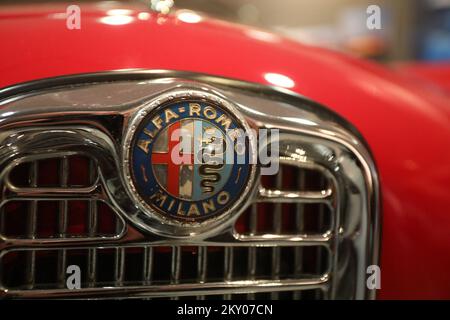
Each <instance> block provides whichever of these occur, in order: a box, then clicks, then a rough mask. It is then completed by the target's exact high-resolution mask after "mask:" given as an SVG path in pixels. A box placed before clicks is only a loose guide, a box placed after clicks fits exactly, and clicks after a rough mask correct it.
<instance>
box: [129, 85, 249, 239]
mask: <svg viewBox="0 0 450 320" xmlns="http://www.w3.org/2000/svg"><path fill="white" fill-rule="evenodd" d="M129 128H130V129H129V130H128V132H127V135H126V139H125V147H124V157H125V158H124V169H125V177H126V180H127V185H128V187H129V192H130V194H131V196H132V198H133V199H134V200H135V202H136V203H137V204H138V206H139V207H140V209H141V210H142V211H143V212H144V213H145V214H146V215H147V216H149V217H152V218H154V219H156V220H157V221H159V222H160V223H161V225H167V224H168V225H171V226H174V227H176V228H175V229H173V228H172V232H173V233H175V234H179V233H180V229H181V230H184V231H189V232H188V233H189V234H192V232H193V231H194V233H195V231H196V228H198V227H203V230H204V231H207V230H208V228H205V226H206V227H207V226H208V225H209V224H211V223H213V224H214V223H216V224H217V222H218V221H222V224H224V223H225V224H226V222H225V220H226V219H228V220H227V221H230V219H231V217H232V216H233V214H234V213H236V212H237V211H238V209H239V207H242V206H241V205H242V203H243V202H244V200H245V199H246V197H245V195H246V194H247V193H248V192H249V191H250V189H251V186H252V181H253V178H254V175H255V166H254V165H253V164H251V162H252V161H251V159H252V158H251V157H252V150H253V143H252V139H251V137H252V136H251V131H250V130H249V127H248V125H247V123H246V122H245V121H244V120H243V118H242V117H240V116H239V114H238V112H237V110H236V109H235V107H234V106H233V105H232V104H231V103H229V102H227V101H225V100H224V99H222V98H220V97H219V96H216V95H213V94H211V93H209V92H204V91H198V90H177V91H173V92H171V93H168V94H165V95H164V96H162V97H159V98H158V99H157V100H156V101H154V102H153V103H151V104H150V105H148V106H147V107H146V108H144V109H142V110H140V111H139V112H138V113H137V115H136V117H134V119H132V120H131V123H130V126H129ZM141 226H142V223H141ZM155 229H156V231H157V232H158V231H161V226H160V227H159V228H158V226H155V225H153V231H155ZM184 233H186V232H184ZM184 233H183V232H181V234H184Z"/></svg>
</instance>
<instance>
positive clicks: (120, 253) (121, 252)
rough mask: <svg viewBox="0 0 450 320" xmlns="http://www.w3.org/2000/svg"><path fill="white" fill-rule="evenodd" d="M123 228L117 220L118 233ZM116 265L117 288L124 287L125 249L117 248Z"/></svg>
mask: <svg viewBox="0 0 450 320" xmlns="http://www.w3.org/2000/svg"><path fill="white" fill-rule="evenodd" d="M121 228H122V225H121V223H120V220H119V219H117V220H116V232H117V233H119V232H120V230H121ZM115 258H116V259H115V264H114V279H115V282H116V286H123V278H124V275H125V248H124V247H121V248H116V255H115Z"/></svg>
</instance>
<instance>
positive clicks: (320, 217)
mask: <svg viewBox="0 0 450 320" xmlns="http://www.w3.org/2000/svg"><path fill="white" fill-rule="evenodd" d="M325 183H326V180H325V177H324V176H323V175H320V186H323V185H325ZM324 189H327V188H324ZM324 222H325V209H324V205H319V212H318V223H317V225H318V230H320V231H322V229H323V224H324ZM316 250H317V261H316V273H317V274H320V271H321V269H322V262H323V261H322V260H323V259H322V254H321V253H322V251H321V250H320V247H317V249H316ZM316 299H320V291H319V290H317V291H316Z"/></svg>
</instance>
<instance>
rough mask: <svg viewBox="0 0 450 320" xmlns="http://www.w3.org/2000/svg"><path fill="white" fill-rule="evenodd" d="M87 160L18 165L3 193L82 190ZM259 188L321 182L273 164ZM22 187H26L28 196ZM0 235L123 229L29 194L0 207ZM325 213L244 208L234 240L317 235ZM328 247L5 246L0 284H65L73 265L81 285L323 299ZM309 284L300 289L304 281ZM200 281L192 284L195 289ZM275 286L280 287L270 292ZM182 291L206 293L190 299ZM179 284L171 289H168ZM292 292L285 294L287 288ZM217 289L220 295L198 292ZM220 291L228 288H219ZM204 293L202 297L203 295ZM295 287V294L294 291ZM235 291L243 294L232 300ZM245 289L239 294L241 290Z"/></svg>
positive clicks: (306, 207) (88, 179)
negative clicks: (252, 286)
mask: <svg viewBox="0 0 450 320" xmlns="http://www.w3.org/2000/svg"><path fill="white" fill-rule="evenodd" d="M96 173H97V170H96V167H95V161H94V160H92V159H88V158H86V157H81V156H71V157H63V158H53V159H45V160H40V161H32V162H24V163H21V164H20V165H18V166H17V167H15V168H14V169H13V170H11V172H10V177H11V178H10V179H9V180H8V181H7V183H6V185H7V188H8V187H9V188H11V189H12V190H15V191H18V192H20V193H22V192H23V190H25V189H30V188H33V190H32V191H31V192H30V193H37V192H40V193H46V191H48V189H50V188H65V189H67V190H70V189H74V190H77V188H90V187H92V186H94V184H95V181H96V180H97V175H96ZM261 180H262V181H261V188H265V189H269V188H271V189H275V188H276V189H277V190H281V191H296V190H298V191H302V192H307V191H311V192H322V191H323V192H325V191H324V190H329V188H330V185H329V182H326V179H325V177H324V176H323V175H321V174H320V172H318V171H313V170H306V169H298V168H296V167H292V166H288V165H282V166H281V167H280V170H279V172H278V173H277V175H276V176H263V178H262V179H261ZM29 191H30V190H29ZM0 214H1V220H0V221H1V225H0V230H1V234H2V236H4V237H5V238H7V239H11V240H16V241H19V240H20V241H23V243H26V241H31V240H33V241H38V240H39V239H55V240H56V239H59V240H65V239H66V240H70V239H76V238H81V239H82V238H87V237H89V238H90V239H91V240H95V239H97V240H98V241H102V240H103V239H106V238H108V237H109V238H114V237H117V236H119V235H121V234H122V233H123V232H124V225H125V224H124V223H123V221H122V220H121V219H119V218H118V216H117V214H116V213H114V210H113V209H112V208H111V207H109V206H108V205H107V204H105V203H103V202H101V201H99V200H95V199H92V200H77V199H73V198H70V197H67V198H62V199H58V200H55V199H46V198H45V196H42V195H38V196H36V197H32V199H31V198H29V199H21V200H11V201H8V202H6V203H5V204H4V205H3V206H2V207H1V208H0ZM331 214H332V210H330V207H328V206H327V205H325V204H323V203H320V202H317V203H314V202H312V203H307V204H291V203H283V204H282V203H274V202H266V201H261V202H259V203H255V204H253V205H252V206H250V207H249V208H248V209H247V210H246V211H245V212H244V213H243V215H242V216H241V217H240V218H239V219H238V220H237V221H236V224H235V231H236V234H237V235H238V236H241V237H253V236H257V237H264V236H268V235H270V236H272V237H273V236H294V235H296V234H303V233H305V232H306V233H310V234H326V233H328V232H331V231H330V227H331V220H332V219H331ZM329 259H330V251H329V250H327V248H326V247H325V246H321V245H315V246H282V247H280V246H276V245H275V244H271V243H267V244H266V245H265V246H264V247H253V246H250V247H248V246H239V247H235V246H233V244H232V243H230V244H229V245H227V244H224V245H223V246H115V247H114V248H102V247H101V246H100V245H95V246H90V247H88V248H83V249H79V248H54V249H48V248H41V249H39V250H33V249H31V250H30V249H25V248H20V246H19V247H18V248H15V249H13V250H11V251H9V252H8V253H6V254H4V255H2V257H1V260H0V261H1V264H0V265H1V270H2V272H1V276H2V277H1V282H0V283H1V287H2V288H5V289H7V290H12V291H15V292H17V293H18V294H19V295H21V294H24V291H25V290H27V292H30V293H31V292H33V291H39V290H40V291H45V290H46V289H50V288H53V289H55V288H56V289H58V288H65V287H66V269H67V266H69V265H76V266H79V267H80V270H84V271H85V272H82V273H81V287H82V288H96V287H98V288H102V287H108V286H114V287H115V288H127V287H135V288H136V287H139V286H146V287H151V288H152V291H153V292H154V295H155V296H158V295H159V294H161V292H164V291H167V293H166V294H167V295H172V294H175V295H176V296H177V297H179V296H186V297H188V298H197V299H205V298H214V299H217V298H224V299H230V298H232V299H236V298H247V299H255V298H257V299H263V298H270V299H278V298H280V297H281V298H291V299H300V298H323V297H326V293H327V292H326V291H327V286H326V278H327V276H326V273H327V272H328V270H329V265H330V260H329ZM246 280H254V281H257V282H258V283H260V284H267V285H268V287H267V289H258V290H255V291H256V292H248V293H246V291H248V290H249V289H247V288H245V286H242V285H240V284H243V283H245V281H246ZM309 282H311V284H309V285H308V283H309ZM199 284H200V285H199ZM277 284H286V287H280V288H279V289H280V291H276V288H275V286H277ZM189 285H191V286H192V287H193V288H194V287H197V286H198V288H197V290H199V291H200V292H202V291H205V292H206V293H208V295H196V296H192V292H191V290H186V288H189ZM177 286H179V287H177ZM297 286H298V288H297V290H289V288H293V289H295V288H296V287H297ZM210 287H212V288H223V289H222V290H219V291H222V292H229V293H225V294H222V295H217V294H209V293H211V292H212V293H213V292H214V291H216V289H214V290H210V289H208V288H210ZM227 287H229V288H227ZM208 291H211V292H208ZM303 291H305V292H303ZM237 292H243V293H241V294H237ZM244 293H245V294H244Z"/></svg>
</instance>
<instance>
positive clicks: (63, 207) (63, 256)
mask: <svg viewBox="0 0 450 320" xmlns="http://www.w3.org/2000/svg"><path fill="white" fill-rule="evenodd" d="M68 178H69V159H68V158H67V157H63V158H62V159H61V161H60V167H59V183H60V186H61V187H62V188H67V183H68ZM67 212H68V202H67V200H61V201H59V217H58V236H59V237H60V238H65V237H66V233H67V220H68V218H67V215H68V213H67ZM66 265H67V251H66V250H65V249H61V250H58V283H59V286H60V287H64V286H65V278H66Z"/></svg>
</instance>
